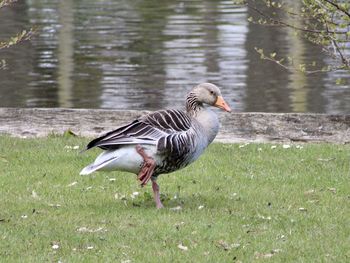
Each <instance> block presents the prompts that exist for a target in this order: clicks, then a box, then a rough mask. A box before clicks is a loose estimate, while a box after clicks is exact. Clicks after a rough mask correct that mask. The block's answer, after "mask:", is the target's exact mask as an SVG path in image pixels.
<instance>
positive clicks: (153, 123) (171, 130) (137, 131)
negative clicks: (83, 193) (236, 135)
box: [87, 110, 191, 150]
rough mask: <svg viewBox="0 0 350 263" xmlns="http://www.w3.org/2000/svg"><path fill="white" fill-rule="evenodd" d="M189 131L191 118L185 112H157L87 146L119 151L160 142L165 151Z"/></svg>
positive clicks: (107, 134) (88, 147)
mask: <svg viewBox="0 0 350 263" xmlns="http://www.w3.org/2000/svg"><path fill="white" fill-rule="evenodd" d="M189 129H191V118H190V117H189V116H188V115H187V114H186V113H185V112H183V111H180V110H162V111H156V112H154V113H151V114H147V115H145V116H143V117H141V118H139V119H136V120H134V121H133V122H131V123H129V124H127V125H125V126H122V127H120V128H118V129H116V130H113V131H111V132H108V133H106V134H105V135H103V136H101V137H99V138H96V139H94V140H92V141H91V142H90V143H89V144H88V145H87V149H90V148H93V147H100V148H102V149H104V150H107V149H118V148H119V147H121V146H122V145H126V144H129V145H130V144H150V145H158V143H159V142H160V145H158V148H160V150H164V147H169V146H171V145H172V144H173V143H171V142H172V141H174V138H175V137H178V136H180V137H181V138H183V136H184V133H186V131H188V130H189ZM180 137H179V138H180ZM181 141H183V139H182V140H181ZM167 143H168V146H167ZM169 143H171V145H169ZM176 148H178V147H176Z"/></svg>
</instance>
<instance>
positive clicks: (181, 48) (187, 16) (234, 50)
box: [0, 0, 350, 113]
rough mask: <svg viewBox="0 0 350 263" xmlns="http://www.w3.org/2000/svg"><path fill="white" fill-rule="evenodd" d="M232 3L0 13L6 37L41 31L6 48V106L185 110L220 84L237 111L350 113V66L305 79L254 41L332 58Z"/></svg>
mask: <svg viewBox="0 0 350 263" xmlns="http://www.w3.org/2000/svg"><path fill="white" fill-rule="evenodd" d="M254 15H255V14H254V11H253V10H250V9H248V8H246V7H237V6H234V5H232V1H231V0H223V1H219V0H217V1H214V0H213V1H209V0H204V1H202V0H192V1H175V0H163V1H155V0H147V1H146V0H143V1H141V0H132V1H131V0H121V1H112V0H99V1H96V0H84V1H83V0H65V1H60V0H27V1H18V2H17V3H15V4H14V5H13V6H12V7H10V8H3V9H2V10H1V11H0V19H1V23H0V39H6V38H8V37H10V36H11V35H13V34H15V33H17V32H19V31H20V30H22V29H26V28H29V27H30V26H35V27H37V28H38V33H37V35H36V36H35V37H34V38H33V39H32V40H31V41H30V42H26V43H22V44H21V45H18V46H15V47H12V48H10V49H5V50H1V51H0V58H3V59H6V62H7V69H5V70H0V96H1V97H0V106H1V107H70V108H107V109H147V110H156V109H160V108H169V107H177V108H178V107H182V106H183V104H184V97H185V94H186V93H187V92H188V91H189V90H190V89H191V88H192V87H193V86H194V85H195V84H197V83H200V82H213V83H215V84H217V85H219V86H220V87H221V90H222V93H223V95H224V97H225V99H226V101H227V102H228V103H229V104H230V105H231V107H232V108H234V109H235V110H236V111H263V112H322V113H349V112H350V88H349V85H348V84H344V85H335V81H336V79H337V78H339V77H343V78H344V79H345V82H346V83H350V77H349V75H348V73H346V72H330V73H321V74H315V75H308V76H305V75H303V74H301V73H298V72H294V73H293V72H289V71H286V70H284V69H282V68H281V67H279V66H277V65H275V64H274V63H271V62H268V61H262V60H260V58H259V55H258V54H257V53H256V51H255V50H254V47H260V48H264V49H265V50H266V52H277V53H278V54H279V55H281V56H293V57H295V59H296V60H297V61H300V62H301V63H303V62H304V61H306V60H314V61H316V63H317V64H318V65H320V66H322V65H325V64H326V63H327V61H328V58H327V57H326V56H325V55H324V54H323V53H322V52H321V50H320V49H319V48H317V47H315V46H312V45H310V44H308V43H307V42H306V41H305V40H303V39H300V38H299V37H297V36H295V35H294V34H293V32H292V31H291V30H288V29H282V28H278V27H263V26H259V25H254V24H250V23H248V22H247V18H248V17H249V16H254Z"/></svg>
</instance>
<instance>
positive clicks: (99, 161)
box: [80, 152, 119, 175]
mask: <svg viewBox="0 0 350 263" xmlns="http://www.w3.org/2000/svg"><path fill="white" fill-rule="evenodd" d="M118 158H119V156H116V155H112V154H110V152H103V153H102V154H100V156H98V157H97V158H96V160H95V162H94V163H92V164H90V165H88V166H86V167H84V168H83V170H81V172H80V175H88V174H91V173H93V172H95V171H98V170H103V168H107V166H108V164H110V163H111V162H113V161H115V160H117V159H118Z"/></svg>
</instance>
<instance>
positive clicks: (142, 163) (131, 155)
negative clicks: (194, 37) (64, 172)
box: [80, 83, 231, 208]
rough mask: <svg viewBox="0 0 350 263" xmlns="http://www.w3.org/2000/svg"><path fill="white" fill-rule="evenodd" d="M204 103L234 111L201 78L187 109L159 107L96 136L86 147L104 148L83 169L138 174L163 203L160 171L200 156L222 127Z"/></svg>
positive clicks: (189, 97) (158, 204) (216, 88)
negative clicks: (148, 183)
mask: <svg viewBox="0 0 350 263" xmlns="http://www.w3.org/2000/svg"><path fill="white" fill-rule="evenodd" d="M205 104H207V105H210V106H214V107H218V108H220V109H223V110H225V111H228V112H230V111H231V109H230V107H229V106H228V105H227V104H226V102H225V101H224V99H223V97H222V96H221V92H220V90H219V88H218V87H217V86H215V85H214V84H211V83H202V84H200V85H198V86H196V87H194V88H193V89H192V91H191V92H190V93H189V94H188V95H187V98H186V111H181V110H174V109H172V110H160V111H156V112H153V113H150V114H147V115H145V116H142V117H140V118H138V119H136V120H134V121H133V122H130V123H129V124H127V125H125V126H122V127H120V128H118V129H116V130H114V131H111V132H108V133H106V134H105V135H103V136H101V137H99V138H97V139H94V140H92V141H91V142H90V143H89V144H88V145H87V147H86V150H88V149H91V148H93V147H99V148H101V149H102V150H104V151H103V152H102V153H101V154H100V155H99V156H98V157H97V158H96V160H95V162H94V163H92V164H90V165H88V166H86V167H85V168H84V169H83V170H82V171H81V172H80V174H81V175H87V174H90V173H92V172H95V171H111V170H119V171H127V172H131V173H134V174H137V175H138V176H137V178H138V180H140V182H141V186H144V185H146V184H147V182H148V181H149V180H151V181H152V189H153V195H154V200H155V203H156V207H157V208H162V207H163V205H162V203H161V200H160V195H159V186H158V184H157V182H156V180H157V177H158V175H160V174H164V173H170V172H173V171H176V170H178V169H181V168H183V167H185V166H187V165H189V164H190V163H192V162H194V161H195V160H197V159H198V157H199V156H200V155H201V154H202V153H203V151H204V150H205V148H206V147H207V146H208V145H209V144H210V143H211V142H212V141H213V140H214V138H215V136H216V135H217V133H218V131H219V120H218V117H217V115H216V114H215V113H214V112H213V111H211V110H210V109H209V108H207V107H205Z"/></svg>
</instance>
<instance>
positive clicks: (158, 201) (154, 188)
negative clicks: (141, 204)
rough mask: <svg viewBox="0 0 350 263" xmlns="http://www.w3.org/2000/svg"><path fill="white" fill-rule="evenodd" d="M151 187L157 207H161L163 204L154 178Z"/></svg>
mask: <svg viewBox="0 0 350 263" xmlns="http://www.w3.org/2000/svg"><path fill="white" fill-rule="evenodd" d="M152 189H153V195H154V201H156V207H157V209H160V208H163V207H164V206H163V204H162V202H161V201H160V194H159V186H158V184H157V182H156V180H152Z"/></svg>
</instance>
